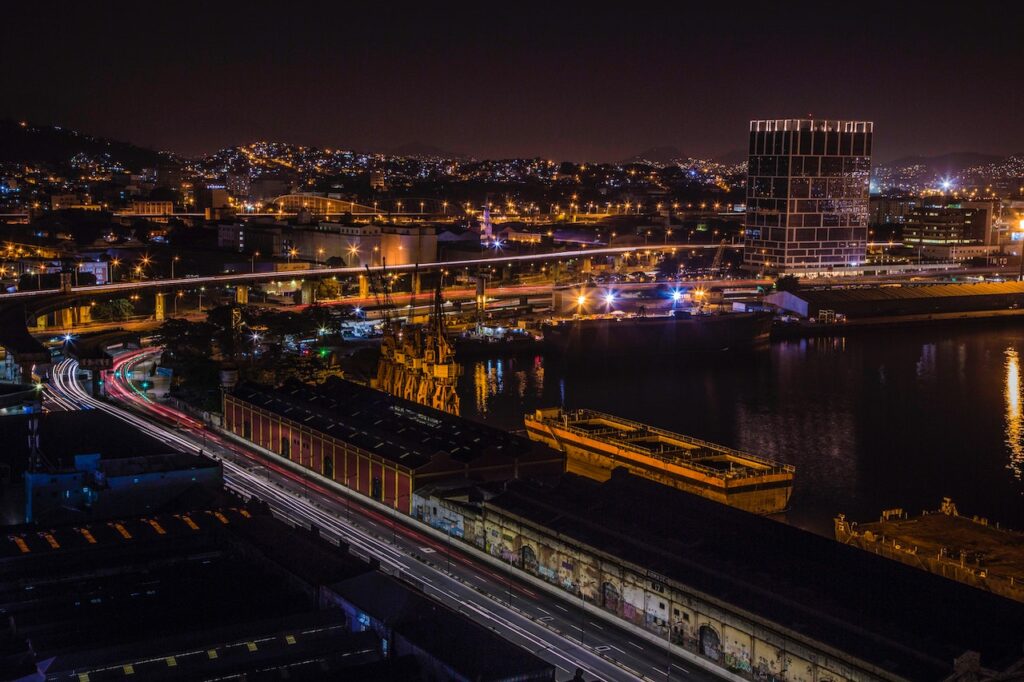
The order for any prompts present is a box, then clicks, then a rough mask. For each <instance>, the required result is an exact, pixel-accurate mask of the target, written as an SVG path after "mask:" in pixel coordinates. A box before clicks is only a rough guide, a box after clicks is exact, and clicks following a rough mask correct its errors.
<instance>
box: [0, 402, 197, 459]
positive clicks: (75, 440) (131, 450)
mask: <svg viewBox="0 0 1024 682" xmlns="http://www.w3.org/2000/svg"><path fill="white" fill-rule="evenodd" d="M30 419H37V420H38V424H39V431H38V433H39V449H40V450H41V451H42V453H43V456H44V457H45V458H46V460H47V461H49V462H50V463H51V464H53V465H54V466H58V467H70V466H72V465H73V464H74V456H75V455H84V454H90V453H96V452H98V453H100V455H101V456H102V458H103V460H104V461H105V462H106V463H110V462H112V460H115V459H130V458H136V457H152V456H155V455H164V456H166V455H167V454H168V453H169V452H170V450H171V448H169V447H168V446H167V444H165V443H161V442H160V441H158V440H156V439H155V438H151V437H150V436H147V435H145V434H144V433H142V432H141V431H139V430H138V429H136V428H135V427H133V426H130V425H128V424H126V423H125V422H123V421H121V420H120V419H118V418H117V417H114V416H111V415H109V414H107V413H106V412H102V411H100V410H82V411H78V412H45V413H43V414H19V415H11V416H6V417H2V418H0V443H3V444H4V447H3V448H0V450H2V452H0V462H2V463H4V464H7V465H9V466H10V467H11V471H12V472H13V473H21V472H22V471H24V470H25V469H26V467H27V465H28V456H29V447H28V438H27V436H28V428H29V425H28V423H29V420H30ZM193 459H194V458H193Z"/></svg>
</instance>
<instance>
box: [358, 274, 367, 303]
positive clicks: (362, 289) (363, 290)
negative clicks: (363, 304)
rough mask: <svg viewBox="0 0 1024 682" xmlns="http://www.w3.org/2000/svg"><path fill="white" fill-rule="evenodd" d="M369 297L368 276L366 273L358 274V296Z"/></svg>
mask: <svg viewBox="0 0 1024 682" xmlns="http://www.w3.org/2000/svg"><path fill="white" fill-rule="evenodd" d="M369 297H370V278H369V277H367V276H366V275H359V298H361V299H367V298H369Z"/></svg>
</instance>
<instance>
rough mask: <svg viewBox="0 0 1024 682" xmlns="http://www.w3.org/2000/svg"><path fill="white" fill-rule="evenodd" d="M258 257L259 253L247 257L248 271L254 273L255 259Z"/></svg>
mask: <svg viewBox="0 0 1024 682" xmlns="http://www.w3.org/2000/svg"><path fill="white" fill-rule="evenodd" d="M259 257H260V252H259V251H253V252H252V255H250V256H249V271H250V272H256V259H257V258H259Z"/></svg>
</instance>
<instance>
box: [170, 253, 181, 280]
mask: <svg viewBox="0 0 1024 682" xmlns="http://www.w3.org/2000/svg"><path fill="white" fill-rule="evenodd" d="M180 260H181V257H180V256H175V257H174V258H172V259H171V279H174V264H175V263H177V262H178V261H180Z"/></svg>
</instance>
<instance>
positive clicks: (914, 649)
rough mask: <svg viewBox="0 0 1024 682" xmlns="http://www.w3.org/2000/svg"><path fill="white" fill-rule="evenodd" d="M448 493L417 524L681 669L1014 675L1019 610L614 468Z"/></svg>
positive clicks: (775, 674)
mask: <svg viewBox="0 0 1024 682" xmlns="http://www.w3.org/2000/svg"><path fill="white" fill-rule="evenodd" d="M424 492H426V491H424ZM455 493H456V495H461V496H460V497H459V499H458V501H457V503H449V504H444V503H441V502H440V501H439V499H438V498H434V497H422V496H418V499H417V501H416V511H415V514H416V516H417V517H418V518H423V520H424V521H427V522H430V523H431V525H434V526H435V527H439V528H440V529H441V530H443V531H445V532H446V533H450V534H451V535H452V536H453V537H458V538H464V539H465V541H466V542H468V543H470V544H474V545H475V546H476V547H477V548H478V549H480V550H481V551H484V552H486V553H488V554H490V555H491V556H492V557H494V558H495V559H498V560H500V561H503V562H506V563H508V564H510V565H512V566H515V567H516V568H518V569H520V570H521V571H522V572H523V573H525V574H527V575H528V576H529V577H528V578H527V579H528V580H533V581H535V582H536V583H537V584H538V587H539V586H540V585H539V584H540V583H547V585H550V586H553V587H554V588H557V589H560V590H564V591H565V594H567V595H572V596H573V597H574V598H577V599H581V600H583V601H585V602H586V603H588V604H590V605H592V606H594V607H595V608H599V609H602V610H604V611H606V612H607V613H609V614H613V615H614V616H616V617H617V618H619V619H620V620H621V622H622V624H623V627H626V628H630V629H641V630H644V631H647V632H649V633H651V634H653V635H655V636H657V637H659V638H660V639H662V640H666V639H667V640H669V641H671V642H672V643H673V644H674V645H676V647H678V648H677V651H679V652H680V653H681V655H683V656H684V657H689V658H691V659H692V660H694V662H695V665H701V664H704V665H707V664H712V665H717V666H720V668H721V669H722V671H723V672H725V671H728V672H729V673H733V674H735V675H739V676H741V677H742V678H743V679H754V680H779V681H786V682H813V681H814V680H831V681H832V682H868V681H869V680H870V681H872V682H874V681H876V680H890V681H903V680H942V679H945V680H988V679H993V680H994V679H1009V677H999V674H1000V672H1002V671H1014V670H1019V669H1020V667H1019V666H1021V665H1022V664H1024V660H1022V654H1021V644H1022V642H1024V635H1022V634H1021V633H1024V604H1019V603H1016V602H1013V601H1009V600H1006V599H1004V598H1002V597H999V596H996V595H994V594H991V593H988V592H985V591H982V590H977V589H974V588H972V587H969V586H967V585H963V584H960V583H957V582H954V581H950V580H945V579H944V578H941V577H939V576H936V575H931V574H929V573H926V572H923V571H919V570H917V569H915V568H911V567H910V566H905V565H902V564H900V563H898V562H895V561H890V560H888V559H884V558H882V557H879V556H874V555H872V554H870V553H868V552H863V551H861V550H858V549H855V548H853V547H847V546H844V545H842V544H840V543H838V542H835V541H834V540H832V539H830V538H826V537H822V536H819V535H816V534H814V533H810V532H808V531H804V530H801V529H799V528H796V527H794V526H790V525H787V524H784V523H780V522H779V521H776V520H773V519H770V518H767V517H764V516H758V515H755V514H750V513H748V512H745V511H741V510H738V509H734V508H731V507H729V506H727V505H724V504H718V503H717V502H713V501H711V500H708V499H705V498H704V497H701V496H698V495H692V494H689V493H685V492H681V491H679V490H674V489H673V488H671V487H669V486H665V485H662V484H660V483H656V482H654V481H650V480H647V479H645V478H641V477H638V476H634V475H632V474H629V473H628V472H626V471H625V470H624V469H621V468H620V469H616V470H615V471H614V472H613V473H612V475H611V478H609V479H608V480H607V481H604V482H601V483H599V482H597V481H594V480H591V479H589V478H586V477H582V476H576V475H573V474H566V475H565V476H564V477H563V478H562V479H561V480H560V481H559V482H558V483H557V485H542V484H538V483H536V482H531V481H515V482H511V483H509V484H508V485H507V486H505V488H504V490H502V491H500V492H497V494H492V495H490V496H487V495H479V494H477V495H476V496H475V499H477V500H480V499H481V498H482V499H483V500H484V501H482V502H479V501H478V502H472V501H471V499H473V498H467V497H466V496H465V495H464V494H461V491H455ZM435 506H436V507H438V508H439V509H441V511H442V514H441V516H443V519H437V518H436V517H432V518H428V515H427V511H426V510H427V509H430V510H431V512H433V511H434V507H435Z"/></svg>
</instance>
